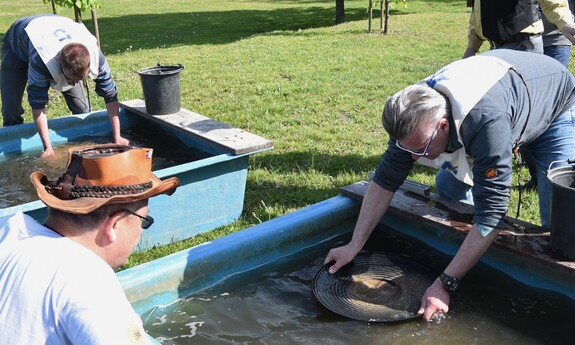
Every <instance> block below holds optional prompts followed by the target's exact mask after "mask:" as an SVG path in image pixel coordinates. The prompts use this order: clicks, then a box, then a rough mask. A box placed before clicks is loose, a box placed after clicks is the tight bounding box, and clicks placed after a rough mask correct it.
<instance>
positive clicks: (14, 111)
mask: <svg viewBox="0 0 575 345" xmlns="http://www.w3.org/2000/svg"><path fill="white" fill-rule="evenodd" d="M27 80H28V65H27V64H26V63H25V62H23V61H22V60H20V59H19V58H18V57H17V56H16V55H14V54H13V53H12V50H11V49H10V48H8V47H6V46H5V45H3V46H2V67H1V68H0V93H1V94H2V122H3V125H4V126H12V125H19V124H21V123H23V122H24V118H23V117H22V114H24V108H22V97H23V96H24V89H25V88H26V82H27Z"/></svg>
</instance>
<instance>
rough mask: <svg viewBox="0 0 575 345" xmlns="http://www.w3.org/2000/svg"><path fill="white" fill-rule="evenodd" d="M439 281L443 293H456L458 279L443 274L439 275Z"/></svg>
mask: <svg viewBox="0 0 575 345" xmlns="http://www.w3.org/2000/svg"><path fill="white" fill-rule="evenodd" d="M439 280H441V283H442V284H443V288H444V289H445V291H447V292H449V293H452V292H455V291H457V288H458V287H459V279H457V278H455V277H451V276H448V275H447V274H445V272H443V273H441V274H440V275H439Z"/></svg>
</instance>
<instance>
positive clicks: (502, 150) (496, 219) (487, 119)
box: [461, 110, 513, 230]
mask: <svg viewBox="0 0 575 345" xmlns="http://www.w3.org/2000/svg"><path fill="white" fill-rule="evenodd" d="M473 111H476V110H473ZM511 133H512V131H511V121H510V118H509V115H508V114H507V113H505V112H498V111H493V110H492V111H490V112H487V113H482V114H473V115H472V116H471V114H470V115H468V116H467V117H466V118H465V120H464V121H463V122H462V124H461V137H462V139H463V144H464V146H465V150H466V151H467V153H468V154H469V155H470V156H471V157H472V158H473V201H474V204H475V215H474V217H473V222H474V223H475V224H478V225H479V224H480V225H482V226H484V227H488V228H490V229H491V230H492V229H493V228H495V227H501V226H502V222H503V218H504V216H505V214H506V213H507V208H508V203H509V189H510V186H511V175H512V146H513V143H512V140H513V139H512V135H511Z"/></svg>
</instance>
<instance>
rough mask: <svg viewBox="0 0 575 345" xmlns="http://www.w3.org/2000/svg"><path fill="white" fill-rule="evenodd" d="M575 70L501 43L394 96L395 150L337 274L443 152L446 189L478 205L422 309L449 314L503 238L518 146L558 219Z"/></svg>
mask: <svg viewBox="0 0 575 345" xmlns="http://www.w3.org/2000/svg"><path fill="white" fill-rule="evenodd" d="M574 104H575V78H574V77H573V75H572V74H571V73H570V72H569V70H567V69H566V68H565V67H564V66H562V65H561V64H560V63H559V62H557V61H555V60H554V59H552V58H550V57H547V56H544V55H539V54H532V53H526V52H520V51H513V50H507V49H498V50H493V51H490V52H487V53H485V54H481V55H478V56H475V57H470V58H468V59H464V60H459V61H456V62H454V63H452V64H449V65H447V66H446V67H444V68H443V69H441V70H440V71H438V72H437V73H436V74H434V75H432V76H430V77H429V78H427V79H425V80H423V81H422V82H420V83H418V84H416V85H411V86H408V87H407V88H405V89H404V90H402V91H399V92H398V93H396V94H395V95H393V96H392V97H390V98H389V99H388V100H387V102H386V104H385V108H384V111H383V116H382V122H383V126H384V128H385V130H386V131H387V132H388V134H389V136H390V140H389V142H388V147H387V151H386V152H385V154H384V156H383V159H382V161H381V163H380V164H379V166H378V167H377V170H376V172H375V176H374V178H373V180H372V181H371V182H370V183H369V186H368V189H367V192H366V194H365V197H364V200H363V204H362V207H361V211H360V214H359V219H358V221H357V224H356V226H355V229H354V233H353V237H352V239H351V241H350V242H349V243H348V244H347V245H345V246H343V247H339V248H334V249H332V250H331V251H330V252H329V253H328V255H327V257H326V259H325V263H329V262H334V264H333V266H332V267H331V268H330V273H335V272H336V271H337V270H338V269H339V268H340V267H342V266H344V265H345V264H347V263H349V262H350V261H351V260H352V259H353V258H354V257H355V255H356V254H357V253H358V252H359V251H360V250H361V249H362V247H363V245H364V244H365V243H366V241H367V240H368V238H369V235H370V234H371V232H372V231H373V229H374V228H375V227H376V226H377V224H378V223H379V221H380V220H381V218H382V217H383V215H384V214H385V212H386V211H387V209H388V207H389V204H390V202H391V199H392V197H393V194H394V192H395V191H396V190H397V189H398V188H399V186H400V185H401V184H402V183H403V182H404V180H405V179H406V178H407V175H408V173H409V171H410V169H411V168H412V167H413V164H414V162H415V161H416V160H417V159H419V158H421V157H425V158H428V159H431V160H434V161H435V163H436V164H437V166H438V167H440V168H441V169H440V171H439V173H438V175H437V179H436V183H437V189H438V191H439V194H441V195H443V196H446V197H449V198H451V199H455V200H461V201H464V202H468V203H471V204H474V206H475V214H474V217H473V223H474V224H473V227H472V229H471V230H470V231H469V233H468V234H467V237H466V238H465V240H464V241H463V244H462V245H461V247H460V248H459V251H458V252H457V254H456V255H455V257H454V258H453V260H452V261H451V263H450V264H449V265H448V266H447V267H446V268H445V271H444V272H443V273H442V274H441V275H440V277H439V278H437V279H436V280H435V282H434V283H433V284H432V285H431V286H430V287H429V288H428V289H427V291H426V292H425V294H424V296H423V298H422V303H421V308H420V310H419V313H421V314H423V317H424V318H425V319H426V320H428V319H430V318H432V317H434V315H435V314H436V313H438V312H443V313H446V312H447V311H448V308H449V300H450V293H453V292H455V290H456V289H457V286H458V283H459V280H460V279H461V278H463V276H464V275H465V274H466V273H467V272H468V271H469V270H470V269H471V268H472V267H473V266H474V265H475V264H476V263H477V262H478V261H479V259H480V258H481V256H482V255H483V254H484V253H485V251H487V249H488V247H489V246H490V245H491V243H492V242H493V241H494V240H495V238H496V237H497V234H498V233H499V230H498V229H499V228H500V227H501V226H502V224H503V218H504V216H505V214H506V212H507V207H508V202H509V188H510V186H511V173H512V170H511V169H512V160H513V151H514V150H515V151H516V150H517V149H519V147H521V149H524V150H527V151H529V152H530V153H531V154H532V155H533V157H534V158H535V161H536V163H537V174H538V177H539V181H540V183H539V184H538V194H539V209H540V214H541V222H542V225H543V226H544V227H548V226H549V223H550V190H551V186H550V183H549V181H548V180H547V179H546V177H545V174H546V170H547V169H548V167H549V164H550V163H551V162H553V161H562V160H566V159H568V158H572V157H575V137H574V134H575V107H574V106H573V105H574Z"/></svg>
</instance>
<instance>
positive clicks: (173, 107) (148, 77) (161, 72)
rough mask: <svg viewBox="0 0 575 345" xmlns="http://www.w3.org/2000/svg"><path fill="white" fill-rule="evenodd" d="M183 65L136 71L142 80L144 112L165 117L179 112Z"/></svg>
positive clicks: (159, 66)
mask: <svg viewBox="0 0 575 345" xmlns="http://www.w3.org/2000/svg"><path fill="white" fill-rule="evenodd" d="M182 69H184V66H183V65H181V64H180V65H177V66H161V65H160V64H158V66H155V67H148V68H143V69H141V70H139V71H138V74H139V75H140V77H141V80H142V90H143V91H144V101H145V103H146V112H147V113H148V114H150V115H166V114H173V113H177V112H178V111H180V107H181V103H180V102H181V101H180V71H181V70H182Z"/></svg>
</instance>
